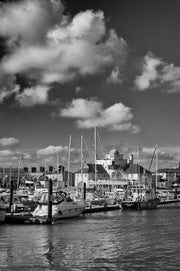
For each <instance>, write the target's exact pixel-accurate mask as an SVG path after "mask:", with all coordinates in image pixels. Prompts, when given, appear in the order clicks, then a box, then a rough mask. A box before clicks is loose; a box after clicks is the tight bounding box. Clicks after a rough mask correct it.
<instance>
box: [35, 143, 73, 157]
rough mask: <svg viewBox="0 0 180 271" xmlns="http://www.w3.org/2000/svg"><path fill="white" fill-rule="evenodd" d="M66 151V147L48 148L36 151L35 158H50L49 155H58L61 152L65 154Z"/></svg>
mask: <svg viewBox="0 0 180 271" xmlns="http://www.w3.org/2000/svg"><path fill="white" fill-rule="evenodd" d="M67 151H68V147H67V146H64V147H63V146H52V145H50V146H48V147H46V148H44V149H41V150H38V151H37V153H36V154H37V156H49V155H50V156H51V155H55V154H58V153H61V152H63V153H64V152H65V153H67Z"/></svg>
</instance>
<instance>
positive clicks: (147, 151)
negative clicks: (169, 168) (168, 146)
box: [141, 147, 176, 164]
mask: <svg viewBox="0 0 180 271" xmlns="http://www.w3.org/2000/svg"><path fill="white" fill-rule="evenodd" d="M154 152H155V148H145V147H143V148H142V149H141V153H142V154H143V157H144V158H145V159H148V160H149V164H150V162H151V159H152V158H153V154H155V153H154ZM155 159H156V154H155V156H154V163H155ZM175 160H176V159H175V154H174V153H172V154H170V153H169V152H166V151H164V150H162V149H158V161H159V162H171V161H175Z"/></svg>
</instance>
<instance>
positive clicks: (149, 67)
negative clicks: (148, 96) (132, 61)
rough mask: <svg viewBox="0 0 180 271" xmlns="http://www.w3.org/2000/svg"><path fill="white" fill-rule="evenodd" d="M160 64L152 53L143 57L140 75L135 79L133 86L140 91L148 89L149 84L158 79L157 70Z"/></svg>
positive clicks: (159, 60)
mask: <svg viewBox="0 0 180 271" xmlns="http://www.w3.org/2000/svg"><path fill="white" fill-rule="evenodd" d="M161 64H162V61H161V59H159V58H157V57H155V56H154V55H153V54H152V53H148V54H147V55H146V56H145V57H144V61H143V68H142V74H141V75H139V76H137V77H136V79H135V86H136V87H137V88H138V89H139V90H141V91H143V90H145V89H147V88H149V87H150V86H151V83H152V82H154V81H155V80H156V79H157V78H158V71H157V68H158V66H159V65H161Z"/></svg>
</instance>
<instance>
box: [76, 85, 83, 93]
mask: <svg viewBox="0 0 180 271" xmlns="http://www.w3.org/2000/svg"><path fill="white" fill-rule="evenodd" d="M82 90H83V88H82V87H80V86H76V87H75V92H76V94H79V93H80V92H81V91H82Z"/></svg>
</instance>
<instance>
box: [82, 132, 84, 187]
mask: <svg viewBox="0 0 180 271" xmlns="http://www.w3.org/2000/svg"><path fill="white" fill-rule="evenodd" d="M83 138H84V136H83V135H81V181H82V183H83Z"/></svg>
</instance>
